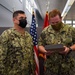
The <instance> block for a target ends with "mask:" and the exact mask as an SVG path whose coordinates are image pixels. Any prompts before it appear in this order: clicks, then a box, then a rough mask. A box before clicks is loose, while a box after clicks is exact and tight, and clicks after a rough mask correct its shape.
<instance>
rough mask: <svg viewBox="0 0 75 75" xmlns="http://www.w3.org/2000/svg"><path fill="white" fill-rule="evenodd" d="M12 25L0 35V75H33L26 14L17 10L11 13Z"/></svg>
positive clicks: (31, 45)
mask: <svg viewBox="0 0 75 75" xmlns="http://www.w3.org/2000/svg"><path fill="white" fill-rule="evenodd" d="M13 22H14V27H13V28H10V29H7V30H5V31H4V32H3V33H2V34H1V36H0V75H34V74H33V43H32V37H31V35H30V34H29V33H28V32H27V31H25V27H26V25H27V21H26V15H25V13H24V12H23V11H21V10H18V11H15V12H14V13H13Z"/></svg>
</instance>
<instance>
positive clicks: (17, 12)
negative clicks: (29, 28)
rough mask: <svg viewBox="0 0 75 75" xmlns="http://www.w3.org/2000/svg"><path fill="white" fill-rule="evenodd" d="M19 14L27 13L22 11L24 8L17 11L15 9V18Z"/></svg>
mask: <svg viewBox="0 0 75 75" xmlns="http://www.w3.org/2000/svg"><path fill="white" fill-rule="evenodd" d="M18 14H25V12H24V11H22V10H17V11H15V12H14V13H13V18H14V17H16V16H18Z"/></svg>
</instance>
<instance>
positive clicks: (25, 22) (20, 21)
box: [19, 19, 27, 28]
mask: <svg viewBox="0 0 75 75" xmlns="http://www.w3.org/2000/svg"><path fill="white" fill-rule="evenodd" d="M26 25H27V20H26V19H21V20H19V26H20V27H22V28H25V27H26Z"/></svg>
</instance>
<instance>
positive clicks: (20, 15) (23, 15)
mask: <svg viewBox="0 0 75 75" xmlns="http://www.w3.org/2000/svg"><path fill="white" fill-rule="evenodd" d="M17 17H26V15H25V14H18V16H17Z"/></svg>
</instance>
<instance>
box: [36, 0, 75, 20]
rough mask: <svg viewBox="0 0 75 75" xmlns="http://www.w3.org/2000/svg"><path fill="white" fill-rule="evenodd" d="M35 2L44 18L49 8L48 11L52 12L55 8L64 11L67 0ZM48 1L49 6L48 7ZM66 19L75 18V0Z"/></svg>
mask: <svg viewBox="0 0 75 75" xmlns="http://www.w3.org/2000/svg"><path fill="white" fill-rule="evenodd" d="M35 2H36V4H37V7H38V9H39V12H40V14H41V16H42V17H43V18H44V17H45V13H46V11H47V10H48V12H50V11H51V10H53V9H58V10H60V12H61V13H62V11H63V9H64V7H65V5H66V2H67V0H35ZM48 3H49V8H47V5H48ZM64 19H70V20H75V2H74V3H73V5H72V7H71V8H70V10H69V12H68V14H67V15H66V17H65V18H64Z"/></svg>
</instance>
